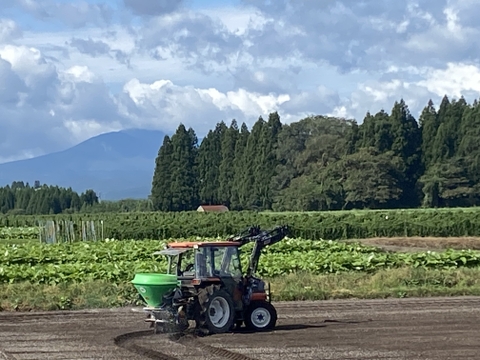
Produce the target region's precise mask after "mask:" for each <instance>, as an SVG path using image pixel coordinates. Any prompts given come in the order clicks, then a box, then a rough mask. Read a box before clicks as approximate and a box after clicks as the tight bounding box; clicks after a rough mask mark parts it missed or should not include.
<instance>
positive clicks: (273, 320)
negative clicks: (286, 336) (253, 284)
mask: <svg viewBox="0 0 480 360" xmlns="http://www.w3.org/2000/svg"><path fill="white" fill-rule="evenodd" d="M276 324H277V310H276V309H275V308H274V307H273V305H272V304H270V303H269V302H266V301H254V302H252V303H250V306H249V307H248V308H247V311H246V312H245V326H246V327H247V329H248V330H254V331H268V330H272V329H273V328H274V327H275V325H276Z"/></svg>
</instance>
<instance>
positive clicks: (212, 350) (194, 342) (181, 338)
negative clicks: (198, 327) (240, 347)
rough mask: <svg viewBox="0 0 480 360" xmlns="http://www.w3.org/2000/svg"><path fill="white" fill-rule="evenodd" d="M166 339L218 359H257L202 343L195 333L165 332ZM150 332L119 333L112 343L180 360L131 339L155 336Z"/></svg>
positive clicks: (160, 358)
mask: <svg viewBox="0 0 480 360" xmlns="http://www.w3.org/2000/svg"><path fill="white" fill-rule="evenodd" d="M167 335H168V339H169V340H170V341H172V342H174V343H177V344H180V345H183V346H185V347H187V348H191V349H193V350H198V349H200V350H204V351H205V352H207V353H209V354H210V355H213V356H215V357H218V358H220V359H230V360H257V359H255V358H252V357H250V356H246V355H244V354H240V353H237V352H233V351H230V350H226V349H223V348H219V347H215V346H212V345H208V344H205V343H203V342H202V341H200V340H198V337H197V336H195V335H190V334H188V335H186V334H181V333H172V334H167ZM155 336H158V335H155V334H153V333H152V330H144V331H134V332H130V333H126V334H122V335H119V336H117V337H115V338H114V343H115V345H117V346H120V347H122V348H123V349H125V350H128V351H130V352H133V353H135V354H136V355H140V356H145V357H147V358H149V359H154V360H181V359H180V358H179V357H175V356H171V355H168V354H165V353H163V352H160V351H157V350H152V349H148V348H146V347H144V346H140V345H138V344H135V343H134V342H133V341H134V340H135V339H138V338H146V337H155Z"/></svg>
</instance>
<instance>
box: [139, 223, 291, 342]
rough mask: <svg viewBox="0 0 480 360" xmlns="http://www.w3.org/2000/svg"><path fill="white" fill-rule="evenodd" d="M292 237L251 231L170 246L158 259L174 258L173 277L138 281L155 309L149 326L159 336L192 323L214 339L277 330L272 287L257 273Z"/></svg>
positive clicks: (151, 310)
mask: <svg viewBox="0 0 480 360" xmlns="http://www.w3.org/2000/svg"><path fill="white" fill-rule="evenodd" d="M286 235H287V227H286V226H279V227H276V228H274V229H272V230H270V231H261V230H260V228H259V227H251V228H249V229H248V230H247V231H246V232H243V233H242V234H239V235H238V236H236V237H233V238H229V239H227V240H226V241H212V242H201V241H200V242H177V243H169V244H168V246H167V247H166V249H165V250H162V251H159V252H157V253H156V254H160V255H166V256H168V273H167V274H137V275H136V276H135V279H134V280H133V281H132V282H133V283H134V285H135V287H136V288H137V290H138V292H139V294H140V296H141V297H142V299H143V300H144V301H145V302H146V303H147V304H148V305H149V306H148V307H146V308H144V310H145V311H146V312H147V319H146V320H145V321H147V322H151V323H152V326H153V327H154V331H155V332H157V331H162V332H172V331H173V332H176V331H184V330H186V329H187V328H188V327H189V321H195V324H196V328H197V329H198V330H201V331H203V332H204V333H210V334H218V333H225V332H228V331H231V330H233V329H234V328H238V327H241V326H242V325H243V324H245V326H246V327H247V328H248V329H250V330H254V331H264V330H269V329H272V328H274V327H275V324H276V321H277V312H276V310H275V308H274V307H273V305H272V304H271V299H270V291H269V286H268V285H267V284H266V283H265V282H264V281H263V280H261V279H259V278H258V277H256V276H255V272H256V270H257V266H258V261H259V258H260V254H261V251H262V249H263V248H264V247H266V246H268V245H273V244H275V243H277V242H279V241H281V240H282V239H283V238H284V237H285V236H286ZM250 242H253V250H252V254H251V256H250V261H249V264H248V268H247V271H246V273H245V274H244V273H243V269H242V265H241V262H240V248H241V247H242V246H243V245H245V244H247V243H250Z"/></svg>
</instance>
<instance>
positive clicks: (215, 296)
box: [204, 289, 235, 334]
mask: <svg viewBox="0 0 480 360" xmlns="http://www.w3.org/2000/svg"><path fill="white" fill-rule="evenodd" d="M234 306H235V305H234V304H233V300H232V298H231V296H230V295H229V294H228V293H227V292H226V291H224V290H221V289H218V290H216V291H213V293H212V294H211V295H209V296H208V301H207V302H206V304H205V313H204V319H205V325H206V327H207V329H208V330H209V332H210V333H212V334H221V333H225V332H227V331H230V330H231V328H232V327H233V324H234V322H235V307H234Z"/></svg>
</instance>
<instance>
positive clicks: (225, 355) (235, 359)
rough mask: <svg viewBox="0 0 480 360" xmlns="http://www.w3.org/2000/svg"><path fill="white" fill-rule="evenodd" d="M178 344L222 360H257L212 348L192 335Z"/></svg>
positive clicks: (181, 339) (184, 337) (183, 338)
mask: <svg viewBox="0 0 480 360" xmlns="http://www.w3.org/2000/svg"><path fill="white" fill-rule="evenodd" d="M178 342H179V343H180V344H184V345H186V346H194V347H196V348H199V349H202V350H205V351H207V352H208V353H210V354H212V355H214V356H218V357H220V358H222V359H230V360H256V359H255V358H252V357H250V356H247V355H244V354H240V353H237V352H233V351H230V350H227V349H223V348H219V347H215V346H212V345H208V344H205V343H203V342H201V341H200V340H198V338H197V337H194V336H191V335H187V336H183V337H181V338H180V339H179V340H178Z"/></svg>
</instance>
